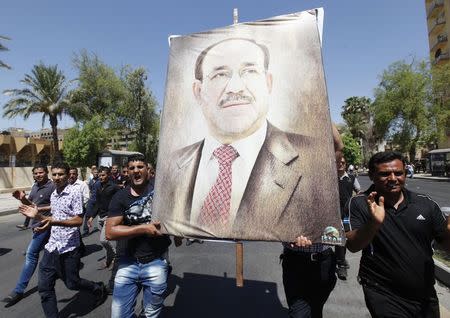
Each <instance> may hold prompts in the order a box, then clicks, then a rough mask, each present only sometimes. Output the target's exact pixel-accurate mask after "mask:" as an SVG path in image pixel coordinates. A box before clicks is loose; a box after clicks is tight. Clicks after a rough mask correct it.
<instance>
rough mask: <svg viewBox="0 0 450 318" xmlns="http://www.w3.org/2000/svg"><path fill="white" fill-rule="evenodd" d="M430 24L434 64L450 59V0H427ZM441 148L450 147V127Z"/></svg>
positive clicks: (428, 23)
mask: <svg viewBox="0 0 450 318" xmlns="http://www.w3.org/2000/svg"><path fill="white" fill-rule="evenodd" d="M425 9H426V15H427V26H428V44H429V47H430V62H431V65H432V66H435V65H441V64H444V63H448V62H449V61H450V44H449V35H450V0H425ZM439 148H450V127H448V128H447V140H446V141H445V142H442V143H440V144H439Z"/></svg>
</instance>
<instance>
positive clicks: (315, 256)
mask: <svg viewBox="0 0 450 318" xmlns="http://www.w3.org/2000/svg"><path fill="white" fill-rule="evenodd" d="M283 254H284V255H286V256H290V257H291V256H292V257H299V258H305V259H307V260H309V261H311V262H321V261H323V260H324V259H326V258H328V257H329V256H330V255H331V254H333V250H332V249H331V248H327V249H326V250H324V251H322V252H312V253H311V252H303V251H294V250H291V249H287V248H286V249H285V250H284V252H283ZM282 256H283V255H282Z"/></svg>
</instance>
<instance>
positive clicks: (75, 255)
mask: <svg viewBox="0 0 450 318" xmlns="http://www.w3.org/2000/svg"><path fill="white" fill-rule="evenodd" d="M79 265H80V251H79V248H76V249H74V250H72V251H70V252H66V253H63V254H59V253H58V252H57V251H56V250H55V251H53V252H52V253H49V252H48V251H47V250H44V256H43V257H42V259H41V262H40V263H39V278H38V291H39V295H40V296H41V304H42V309H43V310H44V314H45V317H58V307H57V303H56V294H55V282H56V280H57V279H58V278H61V279H62V280H63V281H64V284H65V285H66V287H67V288H68V289H70V290H80V289H83V290H87V291H90V292H94V293H95V292H96V291H97V290H99V288H100V286H99V284H96V283H94V282H91V281H88V280H86V279H82V278H80V275H79Z"/></svg>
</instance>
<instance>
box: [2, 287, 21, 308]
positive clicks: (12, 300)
mask: <svg viewBox="0 0 450 318" xmlns="http://www.w3.org/2000/svg"><path fill="white" fill-rule="evenodd" d="M22 298H23V293H16V292H15V291H12V292H11V293H10V294H9V295H8V296H6V297H5V298H3V299H2V302H4V303H6V305H5V308H7V307H11V306H13V305H15V304H16V303H18V302H19V301H20V300H21V299H22Z"/></svg>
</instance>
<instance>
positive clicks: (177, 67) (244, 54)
mask: <svg viewBox="0 0 450 318" xmlns="http://www.w3.org/2000/svg"><path fill="white" fill-rule="evenodd" d="M320 41H321V40H320V33H319V27H318V16H317V10H312V11H305V12H300V13H295V14H289V15H285V16H278V17H274V18H270V19H266V20H262V21H256V22H249V23H240V24H235V25H231V26H228V27H224V28H220V29H215V30H211V31H207V32H202V33H195V34H190V35H186V36H179V37H171V38H170V58H169V65H168V71H167V72H168V73H167V83H166V93H165V100H164V108H163V113H162V122H161V134H160V146H159V153H158V163H157V172H156V185H155V201H154V206H153V207H154V209H153V210H154V219H155V220H159V221H160V222H161V223H162V227H163V231H164V232H165V233H169V234H172V235H177V236H183V237H197V238H211V239H238V240H263V241H294V240H295V238H296V237H297V236H299V235H304V236H307V237H308V238H310V239H311V240H313V242H321V241H322V242H325V243H327V242H330V243H337V244H339V243H342V231H341V222H340V217H339V200H338V190H337V189H338V186H337V173H336V165H335V157H334V149H333V139H332V129H331V122H330V114H329V108H328V97H327V91H326V85H325V78H324V71H323V66H322V55H321V42H320Z"/></svg>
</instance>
